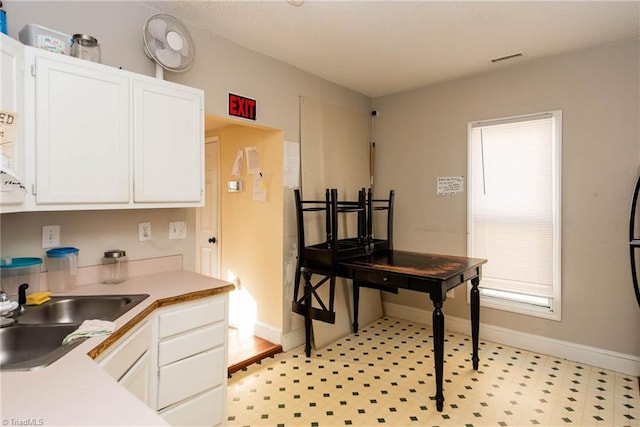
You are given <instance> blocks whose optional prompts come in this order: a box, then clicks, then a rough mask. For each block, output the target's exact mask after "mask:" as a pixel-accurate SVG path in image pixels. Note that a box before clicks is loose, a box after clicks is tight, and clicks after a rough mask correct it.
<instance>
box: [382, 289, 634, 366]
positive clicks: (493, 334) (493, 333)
mask: <svg viewBox="0 0 640 427" xmlns="http://www.w3.org/2000/svg"><path fill="white" fill-rule="evenodd" d="M382 305H383V308H384V313H385V315H387V316H391V317H397V318H399V319H404V320H409V321H411V322H416V323H422V324H426V325H431V324H432V312H431V311H429V310H423V309H419V308H414V307H407V306H405V305H400V304H395V303H391V302H384V301H383V303H382ZM445 328H446V329H447V330H449V331H454V332H459V333H462V334H466V335H471V324H470V323H469V320H466V319H461V318H459V317H452V316H446V317H445ZM480 338H482V339H486V340H489V341H493V342H496V343H500V344H505V345H509V346H512V347H517V348H521V349H524V350H529V351H534V352H536V353H541V354H546V355H549V356H553V357H558V358H562V359H567V360H573V361H575V362H579V363H584V364H587V365H591V366H596V367H599V368H603V369H609V370H612V371H615V372H620V373H623V374H627V375H633V376H636V377H637V376H640V357H637V356H634V355H630V354H624V353H618V352H614V351H610V350H605V349H602V348H597V347H590V346H587V345H582V344H576V343H572V342H569V341H561V340H558V339H555V338H548V337H545V336H541V335H533V334H528V333H525V332H519V331H515V330H513V329H507V328H503V327H500V326H494V325H489V324H485V323H482V322H480ZM480 358H481V359H482V355H480Z"/></svg>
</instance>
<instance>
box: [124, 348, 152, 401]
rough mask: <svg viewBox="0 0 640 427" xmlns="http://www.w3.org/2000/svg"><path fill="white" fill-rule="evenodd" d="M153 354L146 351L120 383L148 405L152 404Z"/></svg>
mask: <svg viewBox="0 0 640 427" xmlns="http://www.w3.org/2000/svg"><path fill="white" fill-rule="evenodd" d="M152 375H153V372H152V370H151V356H149V352H148V351H147V352H145V353H144V354H143V355H142V356H141V357H140V359H138V361H137V362H136V363H135V364H134V365H133V366H132V367H131V369H129V371H128V372H127V373H126V374H125V375H124V376H123V377H122V379H121V380H120V384H122V385H123V386H124V387H125V388H126V389H127V390H129V391H130V392H131V393H132V394H133V395H134V396H135V397H137V398H138V399H139V400H140V401H142V402H144V403H145V404H146V405H147V406H149V405H151V376H152Z"/></svg>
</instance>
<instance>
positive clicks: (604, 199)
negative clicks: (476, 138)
mask: <svg viewBox="0 0 640 427" xmlns="http://www.w3.org/2000/svg"><path fill="white" fill-rule="evenodd" d="M639 50H640V43H639V42H638V41H634V42H628V43H622V44H618V45H614V46H609V47H604V48H599V49H593V50H589V51H585V52H580V53H576V54H570V55H563V56H559V57H554V58H550V59H546V60H539V61H534V62H524V63H521V64H520V65H516V66H512V67H509V68H499V69H498V70H497V71H494V72H491V73H488V74H483V75H478V76H475V77H470V78H465V79H461V80H457V81H453V82H449V83H445V84H441V85H438V86H433V87H429V88H425V89H422V90H416V91H412V92H408V93H401V94H396V95H391V96H387V97H383V98H379V99H375V100H374V102H373V107H374V109H376V110H379V112H380V117H379V118H378V119H377V122H376V148H377V153H376V154H377V158H376V161H377V165H376V175H377V176H376V190H377V191H381V192H382V193H379V194H384V192H386V191H388V190H389V189H395V190H396V210H395V212H396V217H395V241H394V244H395V247H396V248H397V249H408V250H416V251H425V252H440V253H450V254H456V255H464V254H465V253H466V237H467V236H466V197H467V196H466V193H460V194H457V195H455V196H440V197H438V196H436V179H437V177H439V176H460V175H463V176H464V175H466V171H467V163H466V156H467V123H468V122H470V121H476V120H482V119H492V118H499V117H506V116H513V115H518V114H525V113H533V112H539V111H548V110H555V109H561V110H562V111H563V175H562V180H563V190H562V191H563V200H562V209H563V216H562V220H563V232H562V282H563V290H562V298H563V299H562V321H561V322H555V321H550V320H542V319H537V318H533V317H529V316H523V315H518V314H513V313H507V312H502V311H498V310H492V309H486V308H484V309H483V310H482V311H481V321H482V322H486V323H489V324H492V325H496V326H501V327H505V328H510V329H514V330H518V331H523V332H527V333H530V334H534V335H542V336H546V337H550V338H555V339H559V340H564V341H569V342H574V343H579V344H583V345H588V346H593V347H597V348H603V349H608V350H611V351H617V352H621V353H625V354H631V355H636V356H640V331H639V330H638V325H640V310H639V309H638V306H637V303H636V301H635V298H634V295H633V290H632V284H631V273H630V267H629V254H628V228H627V227H628V214H629V208H630V200H631V193H632V191H633V185H634V184H635V180H636V177H637V175H638V173H639V169H638V166H639V165H640V130H639V129H640V120H639V118H640V109H639V99H640V96H639V95H640V85H639V79H640V69H639V61H640V54H639ZM489 262H491V260H489ZM384 298H385V300H386V301H390V302H395V303H399V304H403V305H407V306H412V307H420V308H428V309H431V304H430V302H429V301H428V297H427V296H426V295H425V296H424V297H423V298H416V296H415V295H412V294H411V293H410V292H405V293H401V294H400V295H399V296H393V295H388V294H385V296H384ZM445 311H446V313H447V314H450V315H453V316H457V317H463V318H468V317H469V314H468V311H469V306H468V305H467V303H466V296H465V293H464V291H463V290H462V288H459V289H458V290H457V291H456V294H455V299H452V300H448V301H447V303H446V304H445Z"/></svg>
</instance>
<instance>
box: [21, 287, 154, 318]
mask: <svg viewBox="0 0 640 427" xmlns="http://www.w3.org/2000/svg"><path fill="white" fill-rule="evenodd" d="M148 296H149V295H146V294H138V295H104V296H102V295H101V296H76V297H53V298H52V299H51V301H49V302H46V303H44V304H42V305H41V306H35V307H27V308H26V310H25V312H24V313H22V314H20V315H18V316H16V318H15V319H16V320H17V322H18V324H21V325H33V324H41V323H82V322H83V321H84V320H87V319H101V320H115V319H117V318H118V317H120V316H122V315H123V314H124V313H126V312H127V311H129V310H130V309H131V308H133V307H135V306H136V305H137V304H138V303H139V302H140V301H142V300H144V299H145V298H147V297H148Z"/></svg>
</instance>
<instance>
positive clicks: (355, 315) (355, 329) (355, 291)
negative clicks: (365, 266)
mask: <svg viewBox="0 0 640 427" xmlns="http://www.w3.org/2000/svg"><path fill="white" fill-rule="evenodd" d="M359 306H360V286H358V284H357V283H356V281H355V280H354V281H353V333H354V334H357V333H358V307H359Z"/></svg>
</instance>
